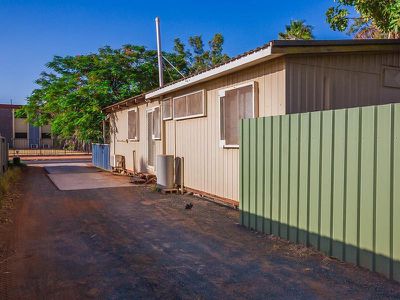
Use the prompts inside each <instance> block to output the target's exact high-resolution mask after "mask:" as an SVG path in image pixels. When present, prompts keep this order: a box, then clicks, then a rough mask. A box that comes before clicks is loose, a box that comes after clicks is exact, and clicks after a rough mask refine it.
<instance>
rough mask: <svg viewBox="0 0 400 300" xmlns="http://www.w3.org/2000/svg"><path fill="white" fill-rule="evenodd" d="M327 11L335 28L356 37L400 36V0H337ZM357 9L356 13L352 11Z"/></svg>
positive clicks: (330, 22) (327, 16) (328, 20)
mask: <svg viewBox="0 0 400 300" xmlns="http://www.w3.org/2000/svg"><path fill="white" fill-rule="evenodd" d="M335 2H336V5H335V6H332V7H330V8H329V9H328V10H327V12H326V18H327V22H328V23H329V24H330V26H331V28H332V29H333V30H337V31H347V32H348V33H349V34H351V35H354V36H355V37H356V38H400V1H399V0H368V1H366V0H335ZM352 11H355V15H353V14H352V13H351V12H352Z"/></svg>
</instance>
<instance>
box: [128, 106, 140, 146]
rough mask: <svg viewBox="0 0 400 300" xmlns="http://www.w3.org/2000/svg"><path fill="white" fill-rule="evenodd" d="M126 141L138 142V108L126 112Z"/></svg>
mask: <svg viewBox="0 0 400 300" xmlns="http://www.w3.org/2000/svg"><path fill="white" fill-rule="evenodd" d="M128 140H130V141H134V142H137V141H139V108H138V107H135V108H133V109H130V110H128Z"/></svg>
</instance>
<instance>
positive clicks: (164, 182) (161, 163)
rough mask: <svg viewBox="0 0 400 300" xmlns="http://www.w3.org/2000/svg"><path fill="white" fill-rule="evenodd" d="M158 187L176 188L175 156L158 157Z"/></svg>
mask: <svg viewBox="0 0 400 300" xmlns="http://www.w3.org/2000/svg"><path fill="white" fill-rule="evenodd" d="M157 187H158V188H162V189H172V188H174V156H173V155H157Z"/></svg>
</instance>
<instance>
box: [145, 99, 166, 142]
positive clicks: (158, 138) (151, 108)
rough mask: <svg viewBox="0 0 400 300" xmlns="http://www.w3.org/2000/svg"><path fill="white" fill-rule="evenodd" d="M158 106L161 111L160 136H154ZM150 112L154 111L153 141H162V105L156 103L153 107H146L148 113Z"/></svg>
mask: <svg viewBox="0 0 400 300" xmlns="http://www.w3.org/2000/svg"><path fill="white" fill-rule="evenodd" d="M156 108H158V109H159V111H160V136H159V137H155V136H154V111H155V110H156ZM149 112H153V120H152V123H153V132H152V133H151V138H152V139H153V141H161V136H162V111H161V105H156V106H153V107H149V108H147V109H146V114H147V113H149Z"/></svg>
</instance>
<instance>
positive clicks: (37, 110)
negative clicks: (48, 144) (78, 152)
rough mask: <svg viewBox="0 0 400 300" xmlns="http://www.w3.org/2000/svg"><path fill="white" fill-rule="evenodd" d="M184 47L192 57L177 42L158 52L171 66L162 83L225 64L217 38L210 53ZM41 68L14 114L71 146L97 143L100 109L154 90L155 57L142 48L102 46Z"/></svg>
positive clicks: (194, 41) (195, 41)
mask: <svg viewBox="0 0 400 300" xmlns="http://www.w3.org/2000/svg"><path fill="white" fill-rule="evenodd" d="M216 36H217V35H216ZM189 43H191V44H190V45H193V46H192V47H193V48H194V50H193V52H194V53H192V52H190V51H189V50H186V47H185V45H184V44H183V43H182V42H181V41H180V40H179V39H176V40H175V47H174V52H172V53H168V52H163V56H164V57H165V58H166V59H167V60H168V61H169V62H171V63H172V65H173V67H172V66H171V65H170V64H168V63H164V78H165V82H166V83H168V82H171V81H174V80H177V79H180V78H182V75H181V74H180V73H182V74H183V75H188V74H190V73H191V72H194V71H196V70H200V69H202V68H205V67H209V66H211V65H212V64H213V62H215V63H217V62H218V61H220V60H223V59H227V56H226V55H224V54H222V44H223V38H222V36H221V37H218V38H217V39H216V40H215V41H213V42H212V44H210V45H213V47H214V48H213V50H212V51H204V50H202V49H201V48H202V47H203V46H202V41H201V37H198V36H195V37H193V38H192V39H190V41H189ZM210 43H211V42H210ZM210 53H212V54H211V55H210ZM46 67H47V69H48V71H46V72H43V73H41V74H40V77H39V78H38V79H37V80H36V84H37V85H38V88H36V89H35V90H34V91H33V92H32V94H31V95H30V96H29V97H28V99H27V100H28V101H27V105H26V106H25V107H24V108H23V109H22V110H21V111H20V112H19V114H26V115H27V117H28V120H29V122H31V123H32V124H34V125H37V126H41V125H45V124H51V129H52V133H53V134H54V135H56V136H58V137H59V138H60V139H63V140H69V141H72V143H74V142H78V141H98V140H101V138H102V127H101V122H102V120H104V118H105V116H104V114H103V113H102V109H103V108H104V107H106V106H108V105H111V104H114V103H116V102H119V101H121V100H124V99H126V98H129V97H132V96H135V95H139V94H141V93H143V92H146V91H149V90H151V89H154V88H156V87H157V86H158V64H157V52H156V51H155V50H147V49H146V48H145V47H143V46H135V45H125V46H123V47H122V48H120V49H112V48H111V47H108V46H106V47H103V48H100V49H99V50H98V52H97V53H92V54H88V55H77V56H65V57H61V56H55V57H54V58H53V60H52V61H50V62H49V63H48V64H46ZM175 68H176V69H177V70H178V71H179V72H177V71H176V69H175Z"/></svg>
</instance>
